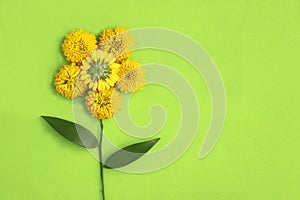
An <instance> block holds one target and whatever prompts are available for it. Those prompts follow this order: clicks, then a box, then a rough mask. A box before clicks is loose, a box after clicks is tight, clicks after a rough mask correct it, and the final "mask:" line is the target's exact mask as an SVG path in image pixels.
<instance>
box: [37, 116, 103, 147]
mask: <svg viewBox="0 0 300 200" xmlns="http://www.w3.org/2000/svg"><path fill="white" fill-rule="evenodd" d="M41 117H42V118H43V119H44V120H45V121H46V122H47V123H48V124H49V125H50V126H51V127H52V128H53V129H54V130H55V131H56V132H57V133H59V134H60V135H62V136H63V137H65V138H66V139H68V140H69V141H71V142H73V143H74V144H77V145H79V146H82V147H86V148H95V147H97V146H98V140H97V138H96V137H95V135H94V134H93V133H92V132H90V131H89V130H88V129H86V128H84V127H83V126H80V125H79V124H76V123H73V122H70V121H67V120H64V119H60V118H56V117H49V116H41ZM78 134H80V136H79V135H78Z"/></svg>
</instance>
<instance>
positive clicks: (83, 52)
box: [54, 27, 145, 119]
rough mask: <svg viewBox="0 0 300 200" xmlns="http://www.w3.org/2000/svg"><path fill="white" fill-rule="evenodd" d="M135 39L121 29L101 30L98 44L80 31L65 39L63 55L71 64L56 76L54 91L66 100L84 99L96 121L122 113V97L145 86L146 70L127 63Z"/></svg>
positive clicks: (92, 36) (91, 36)
mask: <svg viewBox="0 0 300 200" xmlns="http://www.w3.org/2000/svg"><path fill="white" fill-rule="evenodd" d="M134 43H135V42H134V39H133V37H132V36H131V34H130V33H129V32H128V31H127V30H126V29H125V28H123V27H116V28H113V29H107V30H104V31H103V32H102V33H101V34H100V36H99V40H97V39H96V36H95V35H94V34H91V33H88V32H85V31H83V30H81V29H80V30H76V31H72V32H71V33H70V34H67V35H66V38H65V40H64V42H63V45H62V50H63V53H64V55H65V57H66V60H67V61H69V62H70V64H67V65H62V67H61V68H60V70H59V72H58V73H56V75H55V79H54V85H55V88H56V91H57V92H58V93H60V94H61V95H62V96H64V97H66V98H69V99H70V98H77V97H81V96H84V95H85V94H86V95H85V96H86V97H85V102H86V107H87V109H88V110H89V111H90V112H91V114H92V115H93V116H95V117H97V118H99V119H106V118H111V117H112V116H113V114H114V113H115V112H116V111H118V110H120V109H121V106H120V104H121V94H120V93H128V92H135V91H137V90H139V89H142V88H143V86H144V84H145V70H144V69H143V68H142V67H141V64H140V63H138V62H136V61H134V60H130V56H131V53H132V50H133V48H134Z"/></svg>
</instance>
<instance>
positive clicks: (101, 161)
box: [98, 119, 105, 200]
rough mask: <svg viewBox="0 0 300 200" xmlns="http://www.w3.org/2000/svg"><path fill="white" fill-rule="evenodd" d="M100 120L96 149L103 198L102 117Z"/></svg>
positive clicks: (103, 196)
mask: <svg viewBox="0 0 300 200" xmlns="http://www.w3.org/2000/svg"><path fill="white" fill-rule="evenodd" d="M99 122H100V128H101V131H100V137H99V145H98V150H99V163H100V181H101V187H102V191H101V194H102V200H105V193H104V181H103V160H102V138H103V122H102V119H100V120H99Z"/></svg>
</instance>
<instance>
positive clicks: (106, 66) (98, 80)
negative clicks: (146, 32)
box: [41, 27, 160, 200]
mask: <svg viewBox="0 0 300 200" xmlns="http://www.w3.org/2000/svg"><path fill="white" fill-rule="evenodd" d="M134 44H135V41H134V39H133V37H132V35H131V34H130V33H129V32H128V31H127V30H126V29H125V28H123V27H116V28H113V29H107V30H104V31H103V32H102V33H101V34H100V36H99V38H98V40H97V38H96V36H95V35H94V34H91V33H88V32H85V31H83V30H81V29H80V30H76V31H72V32H71V33H69V34H67V35H66V38H65V40H64V42H63V44H62V50H63V53H64V55H65V57H66V60H67V61H68V62H69V64H64V65H62V66H61V68H60V69H59V71H58V72H57V73H56V75H55V78H54V85H55V88H56V91H57V92H58V93H59V94H61V95H62V96H64V97H66V98H68V99H72V98H79V97H82V96H85V105H86V107H87V110H88V111H89V112H90V113H91V114H92V116H94V117H96V118H98V121H99V124H100V133H99V138H97V137H96V136H95V135H96V134H95V133H93V132H91V131H89V130H88V129H87V128H85V127H83V126H81V125H79V124H76V123H75V122H72V121H68V120H65V119H61V118H57V117H52V116H41V117H42V118H43V119H44V120H45V121H46V122H47V123H48V124H49V125H50V126H51V127H52V128H53V129H54V130H55V131H56V132H57V133H58V134H60V135H61V136H63V137H64V138H66V139H67V140H69V141H70V142H72V143H74V144H76V145H78V146H81V147H84V148H98V152H99V157H98V158H99V164H100V181H101V188H102V189H101V197H102V199H103V200H105V191H104V173H103V169H104V168H105V169H116V168H120V167H123V166H126V165H128V164H130V163H132V162H134V161H135V160H137V159H139V158H140V157H141V156H143V155H144V154H146V153H147V152H148V151H149V150H150V149H151V148H152V147H153V146H154V145H155V144H156V143H157V142H158V141H159V140H160V138H155V139H152V140H149V141H144V142H139V143H135V144H131V145H129V146H125V147H123V148H122V149H120V150H118V151H116V152H114V153H112V154H111V155H110V156H108V158H107V159H106V160H105V161H104V160H103V157H102V154H103V152H102V150H103V148H102V138H103V119H108V118H111V117H113V114H114V113H115V112H117V111H119V110H120V109H121V93H128V92H135V91H137V90H140V89H142V88H143V87H144V85H145V70H144V69H143V68H142V67H141V64H140V63H138V62H136V61H134V60H131V59H130V56H131V53H132V51H133V48H134Z"/></svg>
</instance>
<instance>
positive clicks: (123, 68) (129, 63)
mask: <svg viewBox="0 0 300 200" xmlns="http://www.w3.org/2000/svg"><path fill="white" fill-rule="evenodd" d="M140 66H141V64H140V63H138V62H136V61H135V60H129V59H128V60H125V61H123V62H122V63H121V65H120V67H119V72H118V75H119V77H120V78H122V77H123V76H124V74H126V73H127V72H129V71H130V70H132V69H134V68H135V67H140Z"/></svg>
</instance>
